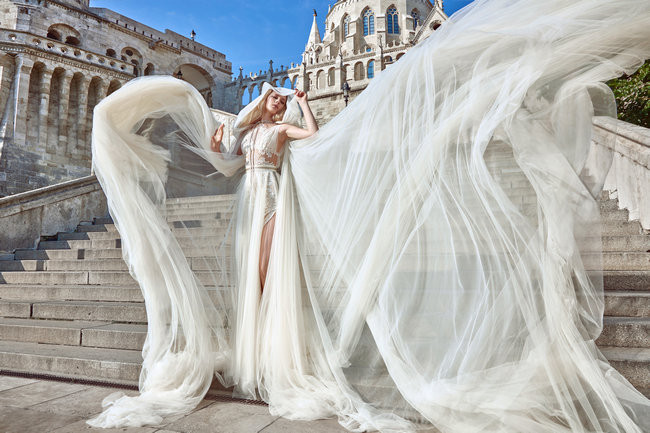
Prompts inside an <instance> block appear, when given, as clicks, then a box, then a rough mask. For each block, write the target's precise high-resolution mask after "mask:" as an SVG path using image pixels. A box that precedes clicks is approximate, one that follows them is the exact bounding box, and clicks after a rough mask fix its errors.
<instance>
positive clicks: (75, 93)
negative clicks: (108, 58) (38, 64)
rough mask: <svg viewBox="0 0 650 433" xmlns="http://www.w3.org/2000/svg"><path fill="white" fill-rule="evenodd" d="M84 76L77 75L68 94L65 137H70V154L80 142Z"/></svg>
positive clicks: (78, 73)
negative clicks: (80, 115)
mask: <svg viewBox="0 0 650 433" xmlns="http://www.w3.org/2000/svg"><path fill="white" fill-rule="evenodd" d="M82 83H83V75H82V74H81V73H80V72H77V73H75V74H74V75H73V76H72V80H71V81H70V91H69V92H68V98H69V99H68V116H67V122H66V125H65V133H64V135H65V136H66V137H68V153H69V154H73V153H74V150H75V148H76V144H77V141H78V133H79V124H80V123H81V122H80V121H81V119H80V118H79V114H80V104H79V102H80V99H81V92H82V88H81V87H82Z"/></svg>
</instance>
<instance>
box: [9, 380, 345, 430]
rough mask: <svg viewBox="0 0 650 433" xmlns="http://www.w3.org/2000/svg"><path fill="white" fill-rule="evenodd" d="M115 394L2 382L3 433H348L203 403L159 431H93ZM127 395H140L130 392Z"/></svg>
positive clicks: (327, 424) (236, 405) (262, 410)
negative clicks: (93, 421) (106, 402)
mask: <svg viewBox="0 0 650 433" xmlns="http://www.w3.org/2000/svg"><path fill="white" fill-rule="evenodd" d="M114 391H115V390H112V389H110V388H102V387H97V386H87V385H78V384H70V383H62V382H50V381H44V380H36V379H24V378H17V377H8V376H0V433H45V432H56V433H78V432H98V433H116V432H120V433H153V432H158V433H179V432H182V433H203V432H205V433H208V432H209V433H258V432H263V433H339V432H341V433H343V432H345V431H346V430H345V429H343V428H342V427H341V426H339V424H338V423H337V422H336V421H335V420H323V421H313V422H299V421H288V420H286V419H283V418H277V417H274V416H271V415H270V414H269V411H268V408H267V407H266V406H258V405H250V404H244V403H240V402H234V401H225V402H224V401H214V400H204V401H203V402H202V403H201V404H200V405H199V407H197V408H196V409H195V410H194V412H192V413H190V414H189V415H186V416H183V417H177V418H174V419H169V420H167V421H166V422H165V424H163V425H161V426H159V427H145V428H129V429H110V430H104V429H94V428H92V427H90V426H88V425H87V424H86V423H85V421H86V420H87V419H89V418H92V417H93V416H94V415H96V414H98V413H99V412H101V410H100V409H101V401H102V399H103V398H104V397H106V396H107V395H108V394H110V393H112V392H114ZM126 394H129V395H133V394H136V393H134V392H131V391H127V392H126Z"/></svg>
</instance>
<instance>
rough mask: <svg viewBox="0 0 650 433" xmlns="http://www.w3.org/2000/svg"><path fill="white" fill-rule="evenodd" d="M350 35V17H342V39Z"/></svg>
mask: <svg viewBox="0 0 650 433" xmlns="http://www.w3.org/2000/svg"><path fill="white" fill-rule="evenodd" d="M349 34H350V15H346V16H344V17H343V38H345V37H347V36H348V35H349Z"/></svg>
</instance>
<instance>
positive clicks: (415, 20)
mask: <svg viewBox="0 0 650 433" xmlns="http://www.w3.org/2000/svg"><path fill="white" fill-rule="evenodd" d="M411 18H413V30H417V28H418V27H419V26H420V25H421V24H422V21H421V18H420V11H419V10H417V9H413V10H412V11H411Z"/></svg>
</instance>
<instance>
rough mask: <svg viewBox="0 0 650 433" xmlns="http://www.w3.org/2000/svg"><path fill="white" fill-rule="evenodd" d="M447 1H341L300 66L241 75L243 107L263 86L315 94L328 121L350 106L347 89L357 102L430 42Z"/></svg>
mask: <svg viewBox="0 0 650 433" xmlns="http://www.w3.org/2000/svg"><path fill="white" fill-rule="evenodd" d="M446 19H447V15H446V14H445V13H444V11H443V2H442V0H434V1H429V0H339V1H337V2H336V3H335V4H334V5H332V6H331V7H330V9H329V11H328V12H327V16H326V18H325V31H324V33H323V34H322V37H321V32H320V29H319V27H318V23H317V15H316V11H314V18H313V23H312V28H311V31H310V34H309V37H308V40H307V44H306V46H305V51H304V52H303V54H302V62H301V63H300V64H299V65H293V64H292V65H291V66H290V67H288V68H285V67H281V68H279V69H273V64H272V63H271V65H270V68H269V70H268V71H266V72H263V71H259V73H257V74H250V75H249V76H248V77H244V76H243V74H242V71H241V70H240V75H239V77H238V79H236V80H235V81H234V82H233V83H232V84H231V86H232V87H235V88H236V89H237V93H238V99H239V100H240V104H239V107H237V108H240V107H241V106H243V105H245V104H247V103H248V102H249V101H250V100H252V98H253V97H254V96H255V95H256V94H258V93H259V91H260V89H261V86H262V83H263V82H264V81H270V82H272V83H274V84H275V85H278V86H281V87H291V88H299V89H301V90H305V91H309V94H310V99H311V100H312V101H313V102H312V106H313V108H314V110H315V114H316V116H317V118H318V119H319V120H320V121H321V122H324V121H327V120H329V119H331V118H332V117H334V115H336V114H337V113H338V112H339V111H340V110H341V109H342V108H343V107H344V106H345V101H344V98H343V91H342V86H343V83H345V82H347V84H348V86H349V87H350V90H349V93H350V95H351V97H352V98H353V97H354V96H355V95H357V94H358V93H360V92H361V91H362V90H363V89H365V88H366V86H367V85H368V84H369V82H370V80H372V79H373V78H374V77H375V76H377V75H378V74H380V73H381V71H383V70H384V69H386V68H388V67H390V65H391V64H393V63H394V62H396V61H398V60H399V59H400V57H402V56H403V55H404V54H405V53H406V52H407V51H408V50H409V49H410V48H411V47H413V46H414V45H415V44H417V43H418V42H420V41H422V40H424V39H425V38H427V37H428V36H429V35H430V34H431V33H432V32H434V31H435V30H436V29H437V28H438V27H439V26H440V25H441V24H442V23H443V22H444V21H445V20H446Z"/></svg>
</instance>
